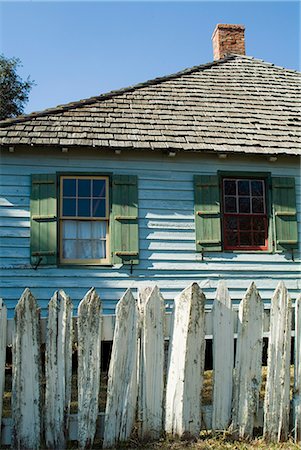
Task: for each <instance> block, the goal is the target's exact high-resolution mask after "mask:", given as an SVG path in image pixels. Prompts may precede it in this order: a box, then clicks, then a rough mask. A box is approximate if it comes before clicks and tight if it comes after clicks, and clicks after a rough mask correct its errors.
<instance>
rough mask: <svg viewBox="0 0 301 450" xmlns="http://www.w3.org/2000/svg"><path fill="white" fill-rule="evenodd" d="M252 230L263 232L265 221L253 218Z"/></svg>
mask: <svg viewBox="0 0 301 450" xmlns="http://www.w3.org/2000/svg"><path fill="white" fill-rule="evenodd" d="M253 230H256V231H264V230H265V220H264V218H263V217H253Z"/></svg>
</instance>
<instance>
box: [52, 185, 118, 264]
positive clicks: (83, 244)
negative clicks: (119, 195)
mask: <svg viewBox="0 0 301 450" xmlns="http://www.w3.org/2000/svg"><path fill="white" fill-rule="evenodd" d="M108 238H109V187H108V178H107V177H88V176H78V177H73V176H62V177H61V178H60V261H61V262H62V263H71V262H72V263H85V264H88V263H90V264H98V263H104V262H107V260H108V255H109V249H108V246H109V245H108V244H109V239H108Z"/></svg>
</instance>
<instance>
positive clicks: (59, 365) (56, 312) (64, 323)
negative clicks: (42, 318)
mask: <svg viewBox="0 0 301 450" xmlns="http://www.w3.org/2000/svg"><path fill="white" fill-rule="evenodd" d="M72 309H73V305H72V302H71V299H70V297H69V296H68V295H66V294H65V292H64V291H62V290H60V291H56V292H55V293H54V295H53V297H52V298H51V300H50V302H49V304H48V321H47V336H46V361H45V369H46V391H45V441H46V445H47V447H48V448H60V449H63V448H65V447H66V439H67V436H66V430H67V417H68V414H69V412H70V401H71V377H72Z"/></svg>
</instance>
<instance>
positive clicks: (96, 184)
mask: <svg viewBox="0 0 301 450" xmlns="http://www.w3.org/2000/svg"><path fill="white" fill-rule="evenodd" d="M105 196H106V182H105V180H93V197H105Z"/></svg>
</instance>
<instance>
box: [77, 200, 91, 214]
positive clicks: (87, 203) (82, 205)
mask: <svg viewBox="0 0 301 450" xmlns="http://www.w3.org/2000/svg"><path fill="white" fill-rule="evenodd" d="M77 208H78V211H77V215H78V216H82V217H90V216H91V200H90V199H88V198H85V199H78V204H77Z"/></svg>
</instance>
